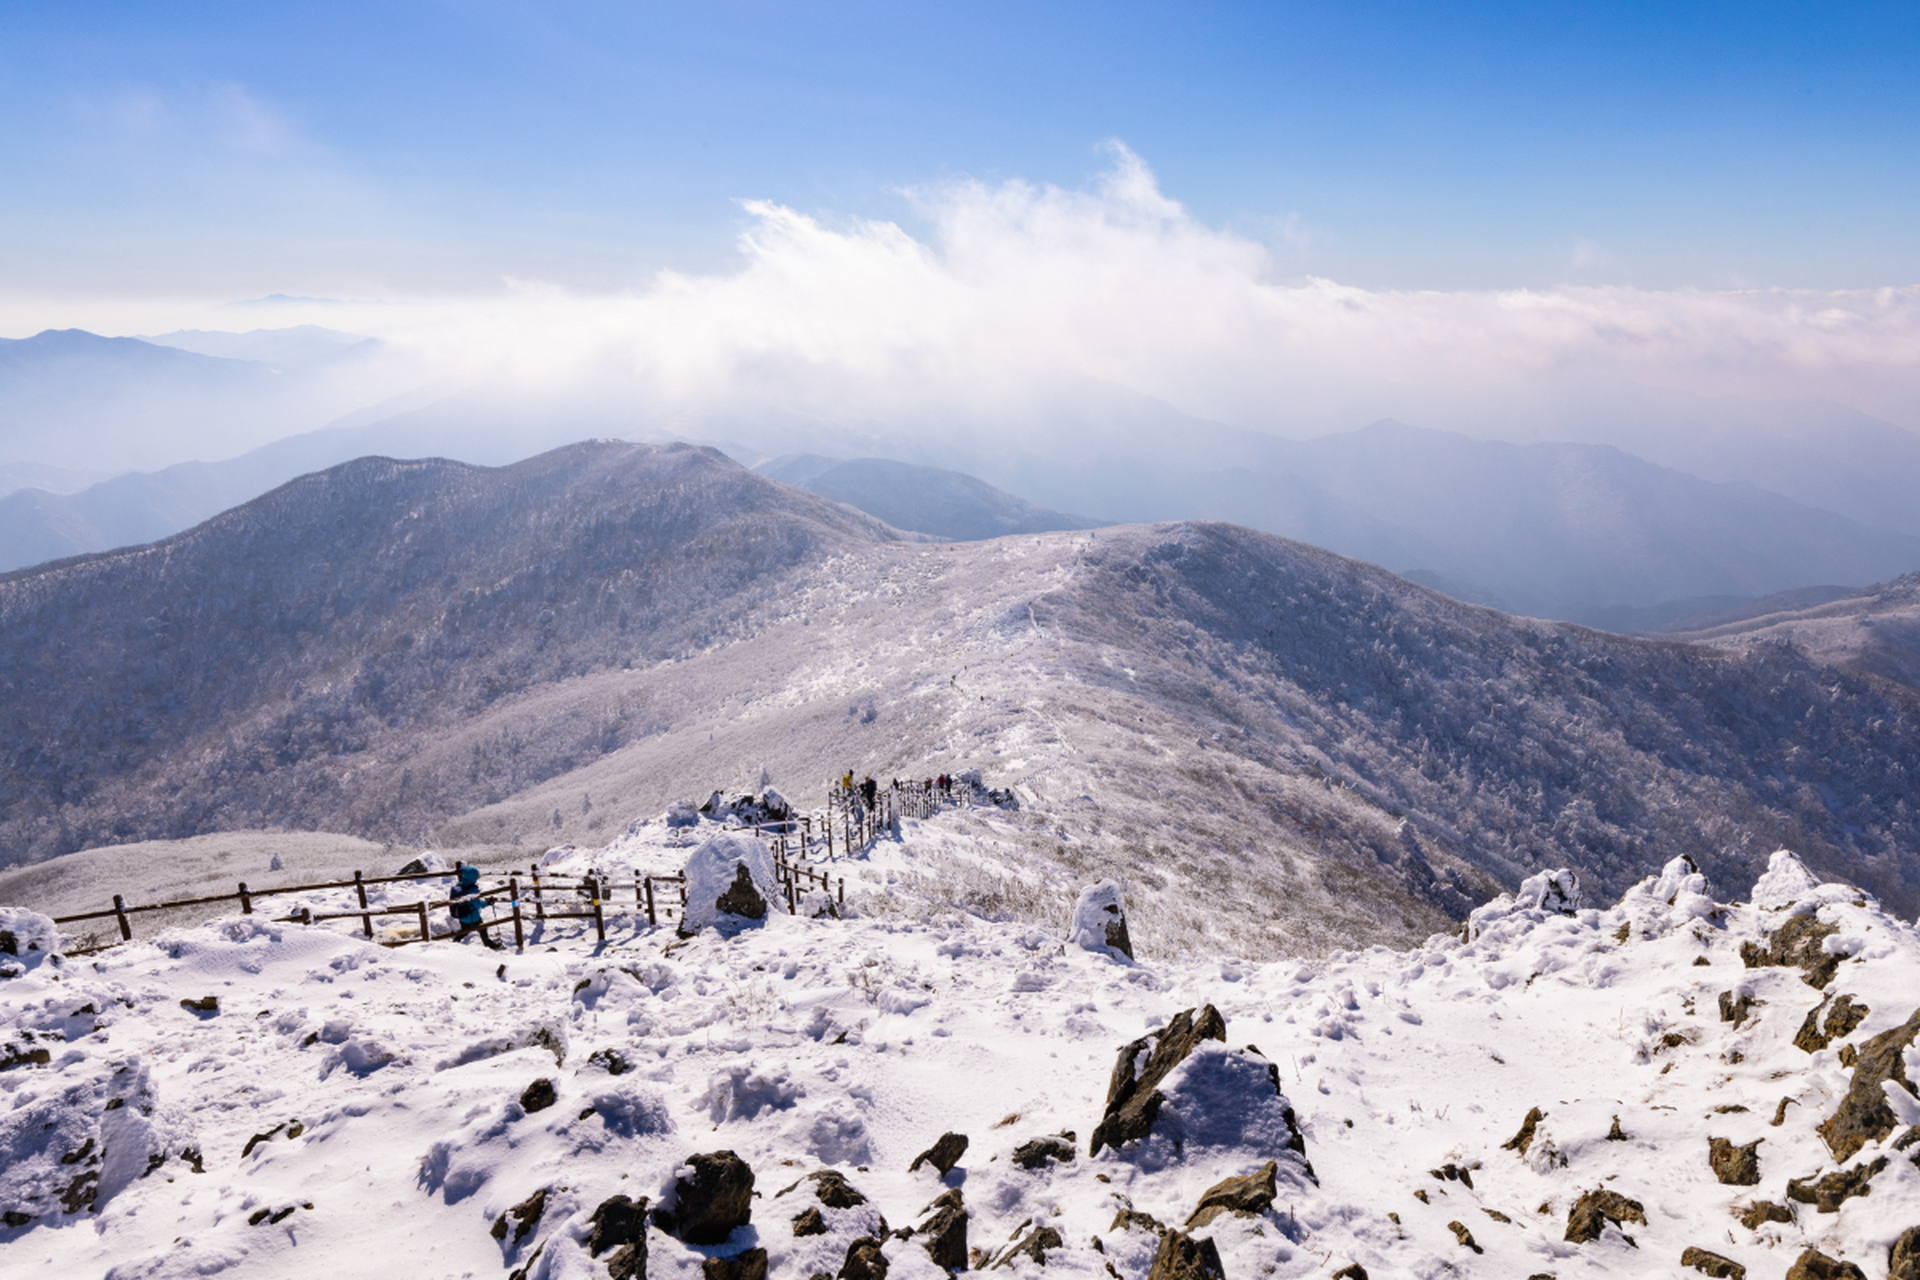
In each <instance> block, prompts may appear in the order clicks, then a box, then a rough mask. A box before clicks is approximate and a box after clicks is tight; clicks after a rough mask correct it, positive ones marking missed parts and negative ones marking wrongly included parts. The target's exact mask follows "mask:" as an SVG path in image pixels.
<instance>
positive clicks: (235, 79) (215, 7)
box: [0, 0, 1920, 297]
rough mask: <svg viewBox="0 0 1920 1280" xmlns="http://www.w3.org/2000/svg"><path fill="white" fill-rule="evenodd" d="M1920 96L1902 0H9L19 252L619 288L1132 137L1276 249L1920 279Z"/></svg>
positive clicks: (1421, 283) (1098, 163) (175, 287)
mask: <svg viewBox="0 0 1920 1280" xmlns="http://www.w3.org/2000/svg"><path fill="white" fill-rule="evenodd" d="M1917 86H1920V7H1916V6H1914V5H1912V4H1905V5H1898V6H1895V5H1887V6H1869V5H1853V6H1827V5H1820V6H1815V5H1795V6H1776V5H1764V4H1737V5H1735V4H1728V5H1673V4H1625V5H1606V6H1599V5H1580V6H1559V5H1541V4H1526V5H1519V4H1516V5H1478V6H1439V5H1421V6H1415V5H1396V4H1364V3H1361V4H1340V5H1325V4H1321V5H1311V6H1308V5H1290V4H1272V5H1231V4H1192V3H1189V4H1181V5H1139V4H1116V3H1106V4H1099V5H1092V4H1087V5H1073V4H1033V3H1023V4H999V3H981V4H973V5H966V6H959V5H918V4H907V3H893V4H873V5H865V4H841V5H832V6H800V5H780V4H740V3H721V4H664V5H611V4H600V3H549V4H541V5H517V4H463V3H440V4H420V3H408V2H406V0H402V2H400V3H380V4H360V3H350V2H342V3H332V4H328V5H325V6H318V5H262V4H259V3H257V2H255V3H248V4H244V5H242V4H231V5H225V4H198V5H154V4H151V3H147V4H139V5H129V4H89V5H53V4H37V5H24V4H15V5H12V6H9V7H8V8H7V9H6V11H5V15H4V17H0V110H3V111H4V116H5V119H6V120H7V121H8V127H7V128H6V129H5V130H0V188H3V189H4V190H5V192H6V194H5V196H4V197H0V241H4V244H3V245H0V271H4V274H5V275H6V276H7V277H8V278H9V279H10V280H11V281H12V285H11V287H12V288H16V289H23V290H26V291H28V292H31V293H33V294H37V295H58V294H61V293H67V292H71V293H86V292H89V291H95V292H106V291H122V292H125V291H129V290H131V291H136V292H137V291H141V290H151V291H156V292H168V291H171V292H179V293H198V294H221V293H223V292H225V293H230V294H232V295H233V296H236V297H238V296H247V295H249V294H254V293H267V292H293V293H316V292H318V293H333V294H348V295H352V294H387V293H407V292H416V293H417V292H436V291H437V292H458V291H460V290H465V289H485V288H490V287H494V285H495V283H496V282H497V281H498V280H499V279H500V278H501V277H503V276H512V277H517V278H521V279H537V280H544V281H551V282H553V283H555V284H557V285H559V286H562V287H566V288H570V289H579V290H589V291H592V290H603V289H621V288H631V287H636V286H638V285H641V284H643V283H644V282H645V281H646V280H648V279H649V278H651V276H652V275H653V273H654V272H655V271H657V270H658V269H659V268H661V267H663V266H666V267H675V268H679V269H683V270H689V271H696V272H702V271H714V270H721V269H724V268H725V266H726V264H727V263H728V262H729V261H730V260H731V258H732V256H733V254H734V241H735V238H736V237H737V236H738V235H739V233H740V231H741V230H742V228H743V227H744V226H747V225H749V224H750V219H749V217H748V215H747V214H746V213H745V212H744V211H743V210H742V208H741V207H740V205H739V203H738V202H739V201H740V200H742V199H763V200H768V201H773V202H776V203H779V204H782V205H786V206H789V207H791V208H793V209H796V210H799V211H801V212H804V213H808V214H811V215H814V216H817V217H819V218H821V219H823V220H824V221H825V222H826V223H828V224H829V225H835V224H839V225H846V224H852V223H853V222H855V221H856V220H859V219H869V218H879V219H890V220H894V221H897V222H899V223H900V224H901V225H902V226H904V227H906V228H907V229H908V231H909V232H912V233H914V234H916V235H918V234H921V230H920V228H919V227H918V224H917V223H916V219H917V218H920V217H922V216H923V211H922V210H921V209H919V208H917V207H916V205H915V204H914V202H913V201H911V200H910V199H908V198H907V197H906V196H905V195H903V194H902V192H903V190H909V189H925V188H928V187H930V186H938V185H939V184H942V183H947V182H951V181H953V180H955V179H957V178H972V179H977V180H980V181H983V182H987V183H1000V182H1006V181H1009V180H1021V181H1026V182H1030V183H1035V184H1055V185H1058V186H1061V187H1064V188H1067V189H1070V190H1072V189H1081V188H1085V187H1086V186H1087V185H1088V184H1089V182H1091V181H1093V180H1094V176H1095V175H1097V174H1098V173H1100V172H1102V171H1103V170H1104V169H1105V168H1106V167H1107V164H1108V155H1107V153H1106V152H1105V151H1103V150H1102V144H1103V143H1104V142H1106V141H1107V140H1109V139H1117V140H1119V141H1121V142H1123V143H1124V144H1125V145H1126V146H1128V147H1129V148H1131V149H1132V150H1133V151H1134V152H1135V153H1137V154H1138V155H1139V156H1140V157H1142V158H1143V159H1144V161H1145V162H1146V163H1147V164H1148V165H1150V166H1151V167H1152V170H1153V172H1154V173H1155V174H1156V175H1157V178H1158V180H1159V183H1160V187H1161V189H1162V190H1164V192H1165V193H1166V194H1167V195H1168V196H1169V197H1171V198H1173V199H1175V200H1178V201H1180V202H1182V203H1183V204H1184V205H1185V206H1186V208H1187V209H1188V211H1189V212H1190V213H1191V214H1192V215H1193V217H1194V218H1195V219H1197V220H1198V221H1199V222H1200V223H1202V224H1204V225H1206V226H1208V227H1210V228H1213V229H1216V230H1219V231H1222V232H1227V233H1231V234H1233V235H1235V236H1238V237H1243V238H1245V239H1248V240H1252V241H1256V242H1259V243H1261V244H1264V245H1266V246H1267V247H1268V248H1269V250H1270V251H1271V255H1272V258H1271V269H1272V271H1273V272H1274V273H1275V274H1276V275H1278V276H1281V277H1298V276H1305V275H1309V274H1311V275H1317V276H1326V277H1331V278H1333V279H1336V280H1340V281H1342V282H1346V283H1351V284H1355V285H1359V286H1363V287H1366V288H1375V289H1378V288H1400V289H1405V288H1434V289H1480V288H1489V287H1511V286H1530V287H1552V286H1556V285H1562V284H1576V285H1577V284H1589V283H1594V284H1632V285H1637V286H1640V287H1645V288H1655V289H1664V288H1674V287H1685V286H1701V287H1707V288H1723V287H1727V286H1753V285H1782V286H1792V287H1805V288H1864V287H1872V286H1878V285H1907V284H1912V283H1914V282H1916V281H1920V236H1916V233H1915V228H1916V227H1920V154H1916V153H1917V152H1920V142H1917V141H1916V140H1917V139H1920V112H1917V111H1916V108H1917V107H1920V93H1916V87H1917ZM0 287H8V286H0Z"/></svg>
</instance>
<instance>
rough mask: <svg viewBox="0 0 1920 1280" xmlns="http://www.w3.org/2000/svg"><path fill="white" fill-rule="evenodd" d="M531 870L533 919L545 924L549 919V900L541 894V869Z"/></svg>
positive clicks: (533, 868) (534, 868)
mask: <svg viewBox="0 0 1920 1280" xmlns="http://www.w3.org/2000/svg"><path fill="white" fill-rule="evenodd" d="M529 870H530V872H531V873H532V875H533V918H534V919H535V920H539V921H543V922H544V921H545V920H546V918H547V900H546V897H545V895H543V894H542V893H541V892H540V868H539V867H531V868H529Z"/></svg>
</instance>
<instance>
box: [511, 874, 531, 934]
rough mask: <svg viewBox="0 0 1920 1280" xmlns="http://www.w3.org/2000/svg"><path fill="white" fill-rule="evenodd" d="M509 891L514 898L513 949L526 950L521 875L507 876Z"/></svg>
mask: <svg viewBox="0 0 1920 1280" xmlns="http://www.w3.org/2000/svg"><path fill="white" fill-rule="evenodd" d="M507 892H508V893H509V894H511V895H512V898H513V949H514V950H515V951H525V950H526V949H527V935H526V931H525V930H524V929H523V928H522V926H521V924H520V877H519V876H508V877H507Z"/></svg>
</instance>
